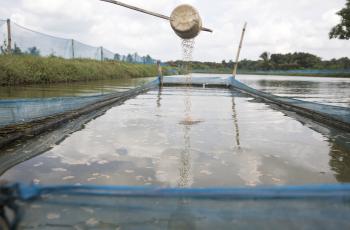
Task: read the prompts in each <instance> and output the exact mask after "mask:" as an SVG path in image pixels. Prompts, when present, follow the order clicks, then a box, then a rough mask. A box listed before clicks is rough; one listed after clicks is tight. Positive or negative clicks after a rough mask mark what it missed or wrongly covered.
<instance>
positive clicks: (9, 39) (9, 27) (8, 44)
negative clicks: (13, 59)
mask: <svg viewBox="0 0 350 230" xmlns="http://www.w3.org/2000/svg"><path fill="white" fill-rule="evenodd" d="M11 45H12V36H11V20H10V19H7V53H8V54H11V53H12V47H11Z"/></svg>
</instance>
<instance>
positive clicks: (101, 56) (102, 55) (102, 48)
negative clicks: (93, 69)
mask: <svg viewBox="0 0 350 230" xmlns="http://www.w3.org/2000/svg"><path fill="white" fill-rule="evenodd" d="M101 61H103V47H102V46H101Z"/></svg>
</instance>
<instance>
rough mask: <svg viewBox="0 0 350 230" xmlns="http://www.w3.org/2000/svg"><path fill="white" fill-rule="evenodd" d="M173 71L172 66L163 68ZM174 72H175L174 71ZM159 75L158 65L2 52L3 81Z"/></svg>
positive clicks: (1, 70)
mask: <svg viewBox="0 0 350 230" xmlns="http://www.w3.org/2000/svg"><path fill="white" fill-rule="evenodd" d="M163 70H164V74H165V75H168V74H170V68H163ZM172 74H174V73H172ZM152 76H157V68H156V65H142V64H131V63H125V62H116V61H103V62H101V61H95V60H89V59H74V60H67V59H62V58H57V57H47V58H46V57H35V56H29V55H20V56H19V55H17V56H16V55H0V85H19V84H43V83H44V84H45V83H58V82H77V81H92V80H107V79H116V78H142V77H152Z"/></svg>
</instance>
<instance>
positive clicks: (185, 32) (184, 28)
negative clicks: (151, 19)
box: [100, 0, 213, 39]
mask: <svg viewBox="0 0 350 230" xmlns="http://www.w3.org/2000/svg"><path fill="white" fill-rule="evenodd" d="M100 1H103V2H109V3H112V4H116V5H119V6H123V7H126V8H129V9H132V10H136V11H139V12H142V13H145V14H148V15H152V16H155V17H158V18H163V19H165V20H168V21H170V25H171V28H173V30H174V31H175V33H176V34H177V35H178V36H179V37H181V38H184V39H191V38H194V37H196V36H197V35H198V34H199V33H200V31H206V32H213V31H212V30H211V29H208V28H205V27H202V19H201V17H200V15H199V13H198V11H197V10H196V9H195V8H194V7H192V6H190V5H187V4H184V5H180V6H178V7H176V8H175V9H174V11H173V12H172V14H171V16H170V17H168V16H165V15H162V14H158V13H154V12H151V11H148V10H144V9H141V8H138V7H135V6H131V5H128V4H125V3H122V2H119V1H115V0H100Z"/></svg>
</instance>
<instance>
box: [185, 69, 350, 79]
mask: <svg viewBox="0 0 350 230" xmlns="http://www.w3.org/2000/svg"><path fill="white" fill-rule="evenodd" d="M192 73H203V74H204V73H206V74H232V69H192ZM237 75H264V76H269V75H270V76H281V77H283V76H296V77H330V78H332V77H333V78H350V71H349V72H324V73H322V72H319V73H317V72H299V71H298V72H293V71H292V70H290V71H248V70H239V69H238V71H237Z"/></svg>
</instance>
